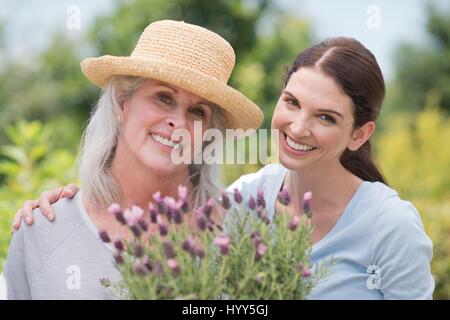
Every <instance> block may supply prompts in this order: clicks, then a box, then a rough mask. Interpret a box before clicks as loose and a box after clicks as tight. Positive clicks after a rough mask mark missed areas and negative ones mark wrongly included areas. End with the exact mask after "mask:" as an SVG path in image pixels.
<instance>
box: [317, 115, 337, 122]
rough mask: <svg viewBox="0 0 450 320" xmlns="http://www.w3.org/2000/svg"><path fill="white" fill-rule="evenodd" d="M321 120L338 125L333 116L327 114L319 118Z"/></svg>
mask: <svg viewBox="0 0 450 320" xmlns="http://www.w3.org/2000/svg"><path fill="white" fill-rule="evenodd" d="M319 118H320V119H322V120H325V121H327V122H330V123H336V120H335V119H334V118H333V117H331V116H329V115H327V114H322V115H320V116H319Z"/></svg>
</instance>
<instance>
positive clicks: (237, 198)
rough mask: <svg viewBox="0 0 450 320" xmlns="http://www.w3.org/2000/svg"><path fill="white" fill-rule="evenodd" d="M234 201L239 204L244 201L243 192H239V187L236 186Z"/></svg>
mask: <svg viewBox="0 0 450 320" xmlns="http://www.w3.org/2000/svg"><path fill="white" fill-rule="evenodd" d="M233 191H234V202H236V203H237V204H241V202H242V194H241V193H240V192H239V189H238V188H234V190H233Z"/></svg>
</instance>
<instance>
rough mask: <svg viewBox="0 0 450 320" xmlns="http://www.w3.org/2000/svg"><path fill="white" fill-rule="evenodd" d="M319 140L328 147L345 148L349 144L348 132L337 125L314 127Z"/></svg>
mask: <svg viewBox="0 0 450 320" xmlns="http://www.w3.org/2000/svg"><path fill="white" fill-rule="evenodd" d="M313 131H314V137H315V139H316V140H317V142H318V143H319V144H320V145H321V146H323V147H327V148H328V149H338V150H341V149H342V150H344V149H345V148H346V147H347V144H348V133H347V132H343V130H342V129H338V128H336V127H324V126H317V127H316V128H314V129H313Z"/></svg>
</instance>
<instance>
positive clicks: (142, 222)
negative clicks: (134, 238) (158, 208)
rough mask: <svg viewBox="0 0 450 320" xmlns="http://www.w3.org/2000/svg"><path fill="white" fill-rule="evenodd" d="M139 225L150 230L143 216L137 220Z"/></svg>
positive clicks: (144, 229)
mask: <svg viewBox="0 0 450 320" xmlns="http://www.w3.org/2000/svg"><path fill="white" fill-rule="evenodd" d="M137 225H138V226H139V228H141V229H142V231H144V232H145V231H147V230H148V224H147V221H145V220H144V219H143V218H141V219H139V220H138V221H137Z"/></svg>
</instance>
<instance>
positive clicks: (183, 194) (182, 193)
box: [178, 185, 189, 213]
mask: <svg viewBox="0 0 450 320" xmlns="http://www.w3.org/2000/svg"><path fill="white" fill-rule="evenodd" d="M178 197H179V198H180V200H179V205H178V208H180V209H181V211H182V212H184V213H187V212H189V198H188V191H187V188H186V187H185V186H181V185H180V186H178Z"/></svg>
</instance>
